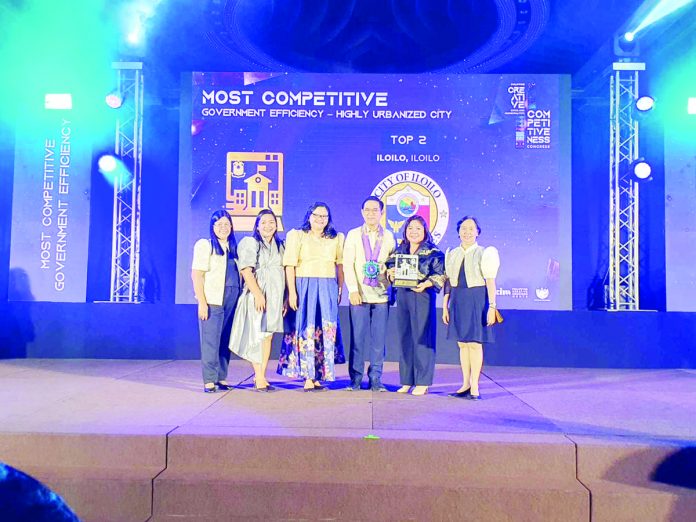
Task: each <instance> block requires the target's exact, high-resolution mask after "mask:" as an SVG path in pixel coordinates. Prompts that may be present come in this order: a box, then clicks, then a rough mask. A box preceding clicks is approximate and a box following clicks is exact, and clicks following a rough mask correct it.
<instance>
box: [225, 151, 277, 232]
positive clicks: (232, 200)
mask: <svg viewBox="0 0 696 522" xmlns="http://www.w3.org/2000/svg"><path fill="white" fill-rule="evenodd" d="M226 181H227V183H226V193H225V200H226V204H225V208H226V209H227V211H228V212H229V213H230V215H231V216H232V224H233V225H234V229H235V230H237V231H240V232H250V231H251V230H253V228H254V221H255V219H256V215H257V214H258V213H259V211H261V210H263V209H266V208H270V209H271V210H272V211H273V212H274V213H275V215H276V216H277V217H278V230H279V231H283V221H282V215H283V154H282V153H279V152H273V153H269V152H228V153H227V172H226Z"/></svg>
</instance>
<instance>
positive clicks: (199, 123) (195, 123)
mask: <svg viewBox="0 0 696 522" xmlns="http://www.w3.org/2000/svg"><path fill="white" fill-rule="evenodd" d="M204 125H205V121H203V120H192V121H191V136H196V135H197V134H200V132H201V131H202V130H203V126H204Z"/></svg>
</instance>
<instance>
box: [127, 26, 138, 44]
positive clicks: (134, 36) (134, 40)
mask: <svg viewBox="0 0 696 522" xmlns="http://www.w3.org/2000/svg"><path fill="white" fill-rule="evenodd" d="M126 40H127V41H128V43H129V44H131V45H138V44H139V43H140V31H138V30H137V29H136V30H133V31H131V32H130V33H128V35H127V36H126Z"/></svg>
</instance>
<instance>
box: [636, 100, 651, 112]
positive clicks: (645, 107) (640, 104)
mask: <svg viewBox="0 0 696 522" xmlns="http://www.w3.org/2000/svg"><path fill="white" fill-rule="evenodd" d="M654 106H655V99H654V98H653V97H652V96H641V97H640V98H638V99H637V100H636V109H638V110H639V111H640V112H647V111H649V110H651V109H652V108H653V107H654Z"/></svg>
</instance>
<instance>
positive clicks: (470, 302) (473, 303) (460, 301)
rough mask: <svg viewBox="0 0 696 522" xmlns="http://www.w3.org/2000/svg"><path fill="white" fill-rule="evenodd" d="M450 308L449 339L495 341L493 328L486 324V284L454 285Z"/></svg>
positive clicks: (479, 341)
mask: <svg viewBox="0 0 696 522" xmlns="http://www.w3.org/2000/svg"><path fill="white" fill-rule="evenodd" d="M449 310H450V322H449V327H448V328H447V338H448V339H454V340H456V341H458V342H461V343H492V342H495V334H494V332H493V328H492V327H490V326H486V312H487V311H488V294H487V291H486V287H485V286H474V287H472V288H467V287H466V286H453V287H452V290H451V293H450V298H449Z"/></svg>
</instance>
